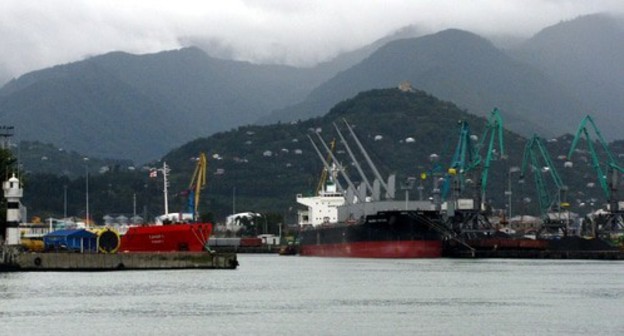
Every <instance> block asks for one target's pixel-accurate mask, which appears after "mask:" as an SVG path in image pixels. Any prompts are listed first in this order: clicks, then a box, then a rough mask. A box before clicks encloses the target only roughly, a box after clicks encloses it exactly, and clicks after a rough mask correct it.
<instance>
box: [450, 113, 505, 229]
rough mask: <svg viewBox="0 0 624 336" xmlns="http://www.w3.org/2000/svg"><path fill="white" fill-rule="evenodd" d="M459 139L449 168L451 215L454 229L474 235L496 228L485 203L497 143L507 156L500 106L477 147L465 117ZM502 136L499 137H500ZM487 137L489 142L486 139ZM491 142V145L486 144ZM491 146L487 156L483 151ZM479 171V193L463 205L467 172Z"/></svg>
mask: <svg viewBox="0 0 624 336" xmlns="http://www.w3.org/2000/svg"><path fill="white" fill-rule="evenodd" d="M459 125H460V132H459V139H458V142H457V147H456V149H455V153H454V155H453V159H452V163H451V167H450V169H449V171H448V175H449V177H450V178H451V179H452V180H453V195H452V197H451V200H450V201H447V204H450V208H451V211H450V212H449V217H450V221H451V226H452V228H453V230H455V231H456V232H459V233H461V234H463V235H464V236H472V235H474V234H479V233H487V232H492V231H493V227H492V225H491V223H490V222H489V219H488V218H487V217H486V216H485V215H484V214H483V209H482V203H483V199H485V191H486V190H487V182H488V175H489V168H490V163H491V161H492V159H493V154H494V152H495V145H496V144H497V142H498V148H499V151H500V155H501V157H504V155H505V152H504V146H503V120H502V118H501V116H500V112H499V110H498V109H497V108H494V110H492V112H491V114H490V117H489V118H488V120H487V123H486V127H485V130H484V132H483V135H482V137H481V138H480V139H478V141H479V142H478V143H477V144H476V145H475V146H474V147H473V145H472V142H473V140H474V136H473V135H471V134H470V128H469V126H468V123H467V122H465V121H462V122H460V124H459ZM497 138H498V141H496V140H497ZM486 141H487V142H486ZM486 145H487V146H486ZM486 147H487V152H486V154H485V157H483V155H482V153H481V151H482V150H483V148H486ZM473 172H474V173H476V175H478V177H477V179H476V180H477V186H476V190H475V194H474V195H473V198H472V200H470V202H469V205H465V204H464V205H462V204H463V203H464V202H461V203H462V204H460V201H463V200H462V199H460V197H461V194H462V193H463V191H464V185H465V181H466V176H467V174H470V173H473Z"/></svg>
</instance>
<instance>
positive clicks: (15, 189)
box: [2, 174, 24, 245]
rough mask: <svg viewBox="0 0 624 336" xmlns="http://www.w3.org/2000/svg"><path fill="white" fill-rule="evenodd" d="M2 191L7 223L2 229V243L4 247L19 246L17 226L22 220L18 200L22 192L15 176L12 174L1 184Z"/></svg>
mask: <svg viewBox="0 0 624 336" xmlns="http://www.w3.org/2000/svg"><path fill="white" fill-rule="evenodd" d="M2 189H3V190H4V198H5V199H6V203H7V211H6V222H7V223H6V227H5V228H4V229H5V230H4V243H5V244H6V245H19V244H20V236H19V229H18V226H19V223H20V222H21V220H22V218H21V215H20V207H21V202H20V199H21V198H22V195H23V193H24V190H23V189H22V187H21V186H20V182H19V179H18V178H17V177H15V174H13V175H12V176H11V178H10V179H9V180H8V181H4V183H2Z"/></svg>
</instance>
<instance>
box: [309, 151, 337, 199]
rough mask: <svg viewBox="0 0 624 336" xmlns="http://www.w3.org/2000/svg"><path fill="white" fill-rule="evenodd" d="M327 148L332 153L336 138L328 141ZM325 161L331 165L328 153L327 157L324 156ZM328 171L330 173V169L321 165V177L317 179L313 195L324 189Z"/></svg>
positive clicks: (330, 157)
mask: <svg viewBox="0 0 624 336" xmlns="http://www.w3.org/2000/svg"><path fill="white" fill-rule="evenodd" d="M329 149H330V150H331V152H332V153H333V152H334V150H335V149H336V139H333V140H332V141H331V142H330V143H329ZM325 161H327V164H329V165H330V166H331V164H332V156H331V155H329V154H328V155H327V158H325ZM329 173H330V171H329V170H328V169H327V168H325V167H324V166H323V170H322V171H321V178H320V179H319V182H318V184H317V186H316V191H315V192H314V195H319V193H320V192H321V191H322V190H325V184H326V183H327V178H328V177H329ZM332 182H333V180H332Z"/></svg>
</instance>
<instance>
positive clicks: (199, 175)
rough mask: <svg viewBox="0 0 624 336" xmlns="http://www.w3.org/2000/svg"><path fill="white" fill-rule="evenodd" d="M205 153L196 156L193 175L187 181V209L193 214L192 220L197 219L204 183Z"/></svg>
mask: <svg viewBox="0 0 624 336" xmlns="http://www.w3.org/2000/svg"><path fill="white" fill-rule="evenodd" d="M206 166H207V160H206V154H205V153H200V154H199V157H198V158H197V165H196V166H195V171H194V172H193V176H192V177H191V182H190V183H189V187H188V190H189V198H188V199H189V209H190V210H191V211H192V214H193V221H195V220H197V217H198V213H197V209H198V206H199V194H200V193H201V190H202V189H203V188H204V186H205V185H206Z"/></svg>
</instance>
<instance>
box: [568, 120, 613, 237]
mask: <svg viewBox="0 0 624 336" xmlns="http://www.w3.org/2000/svg"><path fill="white" fill-rule="evenodd" d="M588 126H589V127H591V130H593V132H594V134H595V136H596V137H597V139H598V140H597V141H598V143H599V144H600V146H601V147H602V149H603V152H604V153H605V154H606V162H601V160H600V158H599V157H598V153H597V151H596V149H595V147H594V140H592V138H591V136H590V135H589V130H588V129H587V128H588ZM583 136H584V137H585V140H586V142H587V147H588V150H589V154H590V156H591V161H592V167H593V169H594V171H595V172H596V175H597V179H598V183H599V184H600V187H601V188H602V191H603V192H604V194H605V196H606V198H607V202H608V205H609V209H608V210H609V213H608V215H607V219H606V221H605V223H603V224H598V226H597V227H596V225H595V224H594V229H595V231H596V232H592V234H593V235H596V234H597V235H599V236H606V237H609V236H611V235H614V234H622V233H624V204H623V203H624V202H620V200H619V199H618V196H617V187H618V181H619V178H618V173H623V172H624V168H622V167H620V165H618V164H617V162H616V160H615V156H614V155H613V154H612V153H611V150H610V149H609V146H608V145H607V142H606V141H605V139H604V138H603V137H602V134H601V133H600V130H599V129H598V127H597V126H596V124H595V123H594V120H593V119H592V117H591V116H589V115H588V116H586V117H585V118H583V120H582V121H581V124H580V125H579V128H578V130H577V131H576V135H575V137H574V140H573V141H572V146H571V147H570V151H569V152H568V156H567V160H568V162H570V163H571V162H572V155H573V154H574V152H575V150H576V146H577V144H578V141H579V139H580V138H581V137H583ZM603 164H604V168H603V167H602V165H603ZM592 231H594V230H592Z"/></svg>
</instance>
